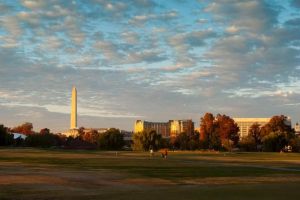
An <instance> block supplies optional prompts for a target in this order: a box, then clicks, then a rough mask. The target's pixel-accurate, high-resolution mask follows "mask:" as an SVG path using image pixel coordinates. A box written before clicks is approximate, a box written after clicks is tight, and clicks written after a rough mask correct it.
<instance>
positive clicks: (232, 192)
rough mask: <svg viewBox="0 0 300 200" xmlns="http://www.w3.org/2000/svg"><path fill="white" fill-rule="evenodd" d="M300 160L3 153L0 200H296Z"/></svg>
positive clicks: (22, 150)
mask: <svg viewBox="0 0 300 200" xmlns="http://www.w3.org/2000/svg"><path fill="white" fill-rule="evenodd" d="M299 197H300V154H294V153H242V152H233V153H230V152H225V153H224V152H202V151H185V152H183V151H178V152H176V151H175V152H172V151H170V152H168V157H167V158H166V159H165V158H162V157H161V155H160V152H155V153H154V155H153V156H151V155H150V153H149V152H132V151H119V152H116V151H87V150H56V149H53V150H44V149H32V148H2V149H0V199H1V200H5V199H25V200H27V199H28V200H29V199H72V200H76V199H84V200H87V199H129V200H135V199H139V200H148V199H156V200H158V199H165V200H167V199H171V200H176V199H188V200H193V199H204V200H205V199H209V200H213V199H230V200H232V199H239V200H240V199H252V200H253V199H272V200H277V199H299Z"/></svg>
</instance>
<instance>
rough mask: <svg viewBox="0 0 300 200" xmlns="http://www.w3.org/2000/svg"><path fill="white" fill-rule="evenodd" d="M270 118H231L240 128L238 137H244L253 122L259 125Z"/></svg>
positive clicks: (265, 122)
mask: <svg viewBox="0 0 300 200" xmlns="http://www.w3.org/2000/svg"><path fill="white" fill-rule="evenodd" d="M270 119H271V118H233V120H234V121H235V122H236V123H237V125H238V126H239V128H240V132H239V134H240V137H241V138H243V137H246V136H247V135H248V134H249V129H250V127H251V126H252V125H253V124H254V123H258V124H259V125H260V126H263V125H265V124H267V123H268V122H269V121H270Z"/></svg>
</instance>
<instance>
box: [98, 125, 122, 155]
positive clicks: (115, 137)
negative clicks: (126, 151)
mask: <svg viewBox="0 0 300 200" xmlns="http://www.w3.org/2000/svg"><path fill="white" fill-rule="evenodd" d="M97 144H98V147H99V148H100V149H105V150H118V149H122V147H123V146H124V144H125V142H124V138H123V134H121V132H120V130H119V129H115V128H110V129H109V130H107V131H106V132H105V133H102V134H100V135H99V138H98V141H97Z"/></svg>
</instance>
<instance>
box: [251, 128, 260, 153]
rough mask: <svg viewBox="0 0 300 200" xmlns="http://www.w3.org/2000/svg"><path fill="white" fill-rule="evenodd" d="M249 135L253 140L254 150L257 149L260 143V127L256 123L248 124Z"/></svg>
mask: <svg viewBox="0 0 300 200" xmlns="http://www.w3.org/2000/svg"><path fill="white" fill-rule="evenodd" d="M248 136H249V137H251V138H253V140H254V145H255V150H256V151H257V150H258V145H260V144H261V139H262V137H261V128H260V125H259V124H258V123H254V124H252V125H251V126H250V128H249V135H248Z"/></svg>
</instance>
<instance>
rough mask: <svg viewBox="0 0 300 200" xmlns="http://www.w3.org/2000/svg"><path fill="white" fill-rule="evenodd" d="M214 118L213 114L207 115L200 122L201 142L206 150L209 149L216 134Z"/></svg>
mask: <svg viewBox="0 0 300 200" xmlns="http://www.w3.org/2000/svg"><path fill="white" fill-rule="evenodd" d="M214 120H215V118H214V116H213V114H211V113H205V115H204V116H203V117H202V118H201V120H200V142H201V143H202V144H203V147H204V148H209V147H210V146H211V145H210V143H211V138H212V136H213V134H214V132H215V128H216V127H215V123H214Z"/></svg>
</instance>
